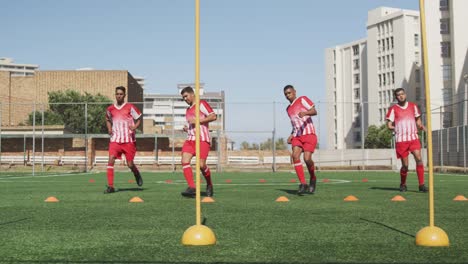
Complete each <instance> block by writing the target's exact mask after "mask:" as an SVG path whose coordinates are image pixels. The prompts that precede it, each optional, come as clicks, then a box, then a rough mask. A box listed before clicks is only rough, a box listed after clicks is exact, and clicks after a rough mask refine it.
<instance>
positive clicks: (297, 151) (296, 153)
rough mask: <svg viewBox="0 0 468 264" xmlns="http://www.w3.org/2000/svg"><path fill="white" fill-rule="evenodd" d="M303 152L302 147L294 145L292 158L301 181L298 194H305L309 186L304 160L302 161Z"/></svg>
mask: <svg viewBox="0 0 468 264" xmlns="http://www.w3.org/2000/svg"><path fill="white" fill-rule="evenodd" d="M301 153H302V148H301V147H299V146H294V145H293V147H292V154H291V158H292V160H293V165H294V170H295V171H296V174H297V178H298V179H299V182H300V185H299V190H298V191H297V194H299V195H301V194H304V193H305V192H306V191H307V188H308V186H307V183H306V180H305V176H304V167H303V166H302V162H301Z"/></svg>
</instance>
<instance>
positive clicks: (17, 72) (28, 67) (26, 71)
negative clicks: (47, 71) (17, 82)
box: [0, 58, 39, 76]
mask: <svg viewBox="0 0 468 264" xmlns="http://www.w3.org/2000/svg"><path fill="white" fill-rule="evenodd" d="M38 69H39V65H36V64H23V63H15V62H14V61H13V59H11V58H0V71H9V72H11V76H33V75H34V71H36V70H38Z"/></svg>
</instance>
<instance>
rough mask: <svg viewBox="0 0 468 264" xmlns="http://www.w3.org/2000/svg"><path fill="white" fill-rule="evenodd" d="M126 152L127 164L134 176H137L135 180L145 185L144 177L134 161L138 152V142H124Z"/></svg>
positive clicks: (139, 184)
mask: <svg viewBox="0 0 468 264" xmlns="http://www.w3.org/2000/svg"><path fill="white" fill-rule="evenodd" d="M124 154H125V158H126V159H127V166H128V168H129V169H130V170H131V171H132V173H133V176H135V181H136V183H137V185H138V186H142V185H143V178H142V177H141V174H140V171H139V170H138V168H137V166H136V165H135V163H134V162H133V160H134V159H135V154H136V144H135V143H128V144H124Z"/></svg>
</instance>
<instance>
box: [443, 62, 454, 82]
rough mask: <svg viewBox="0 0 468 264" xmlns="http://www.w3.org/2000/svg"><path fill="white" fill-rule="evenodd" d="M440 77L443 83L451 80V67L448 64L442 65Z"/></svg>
mask: <svg viewBox="0 0 468 264" xmlns="http://www.w3.org/2000/svg"><path fill="white" fill-rule="evenodd" d="M442 77H443V79H444V81H451V80H452V65H449V64H446V65H442Z"/></svg>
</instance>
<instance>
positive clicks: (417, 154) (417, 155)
mask: <svg viewBox="0 0 468 264" xmlns="http://www.w3.org/2000/svg"><path fill="white" fill-rule="evenodd" d="M411 153H412V154H413V157H414V161H415V162H416V174H417V175H418V182H419V191H420V192H427V191H428V190H427V188H426V185H425V184H424V163H423V161H422V158H421V150H420V149H415V150H413V151H412V152H411Z"/></svg>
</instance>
